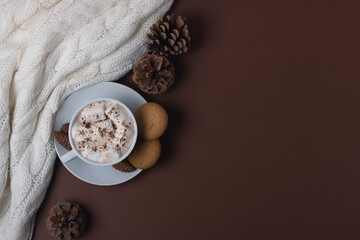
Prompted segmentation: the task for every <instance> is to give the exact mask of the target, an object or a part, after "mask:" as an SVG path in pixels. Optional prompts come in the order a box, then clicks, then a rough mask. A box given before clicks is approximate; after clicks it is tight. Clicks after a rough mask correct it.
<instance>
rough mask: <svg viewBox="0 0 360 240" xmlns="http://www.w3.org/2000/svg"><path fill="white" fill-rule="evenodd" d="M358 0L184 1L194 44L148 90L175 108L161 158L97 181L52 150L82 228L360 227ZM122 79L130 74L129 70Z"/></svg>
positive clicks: (194, 235) (95, 232)
mask: <svg viewBox="0 0 360 240" xmlns="http://www.w3.org/2000/svg"><path fill="white" fill-rule="evenodd" d="M359 7H360V3H359V1H330V0H329V1H314V0H304V1H288V0H283V1H274V0H263V1H260V0H246V1H245V0H238V1H236V0H227V1H226V0H223V1H215V0H214V1H209V0H197V1H194V0H182V1H177V2H176V4H175V6H174V12H176V13H179V14H183V15H184V16H187V17H188V22H189V26H190V31H191V33H192V37H193V42H192V48H191V51H190V53H189V54H188V55H184V56H181V57H179V58H176V62H175V66H176V71H177V75H176V80H175V81H176V82H175V85H174V87H173V88H172V89H171V90H170V91H169V92H168V93H166V94H165V95H161V96H148V95H146V94H143V95H144V96H145V97H146V99H147V100H151V101H156V102H158V103H160V104H162V105H163V106H164V107H165V108H166V109H167V110H168V112H169V118H170V119H169V120H170V121H169V129H168V131H167V132H166V134H165V136H163V138H162V143H163V146H164V150H165V151H164V153H163V155H162V158H161V159H160V161H159V162H158V164H157V165H156V166H155V167H154V168H152V169H150V170H147V171H145V172H143V173H141V175H139V176H138V177H136V178H134V179H133V180H131V181H129V182H127V183H125V184H121V185H118V186H113V187H97V186H92V185H89V184H87V183H84V182H82V181H80V180H78V179H77V178H75V177H74V176H72V175H71V174H70V173H69V172H68V171H67V170H66V169H65V168H64V167H63V166H62V164H59V163H58V162H57V165H56V167H55V172H54V176H53V180H52V182H51V185H50V187H49V191H48V193H47V196H46V198H45V200H44V202H43V204H42V207H41V209H40V211H39V212H38V216H37V222H36V223H37V224H36V230H35V233H34V239H35V240H42V239H49V237H48V235H47V232H46V228H45V218H46V216H47V212H48V210H49V209H50V207H51V206H52V205H53V204H55V203H56V202H58V201H60V200H69V201H76V202H79V203H80V204H81V205H83V206H84V207H85V208H86V210H87V211H88V212H89V214H90V219H91V222H90V227H89V229H88V231H87V233H86V235H84V237H83V238H81V239H87V240H95V239H96V240H99V239H101V240H104V239H105V240H107V239H110V240H112V239H126V240H131V239H139V240H140V239H141V240H144V239H172V240H177V239H179V240H184V239H246V240H248V239H249V240H255V239H264V240H265V239H266V240H267V239H274V240H282V239H284V240H285V239H286V240H288V239H291V240H296V239H299V240H300V239H301V240H303V239H316V240H323V239H324V240H325V239H326V240H332V239H334V240H335V239H346V240H348V239H350V240H352V239H360V227H359V226H360V190H359V189H360V161H359V156H360V147H359V140H360V124H359V123H360V111H359V103H360V95H359V91H360V47H359V46H360V45H359V43H360V29H359V26H360V15H359ZM122 82H123V83H125V84H127V85H130V86H132V87H134V84H132V83H131V80H130V76H127V77H126V80H125V81H122Z"/></svg>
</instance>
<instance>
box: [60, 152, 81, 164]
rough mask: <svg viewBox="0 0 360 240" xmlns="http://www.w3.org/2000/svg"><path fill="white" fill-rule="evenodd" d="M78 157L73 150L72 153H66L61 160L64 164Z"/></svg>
mask: <svg viewBox="0 0 360 240" xmlns="http://www.w3.org/2000/svg"><path fill="white" fill-rule="evenodd" d="M75 157H77V156H76V154H75V152H74V150H71V151H70V152H67V153H65V154H64V155H62V156H61V158H60V160H61V161H62V162H63V163H67V162H69V161H71V160H73V159H74V158H75Z"/></svg>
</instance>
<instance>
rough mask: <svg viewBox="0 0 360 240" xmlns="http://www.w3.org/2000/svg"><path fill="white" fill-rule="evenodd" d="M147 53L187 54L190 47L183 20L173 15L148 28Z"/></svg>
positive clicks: (187, 31) (165, 54)
mask: <svg viewBox="0 0 360 240" xmlns="http://www.w3.org/2000/svg"><path fill="white" fill-rule="evenodd" d="M148 38H149V39H150V43H149V44H148V45H149V53H155V54H159V55H164V56H169V55H180V54H182V53H187V52H188V50H189V47H190V40H191V38H190V36H189V30H188V25H187V24H186V23H185V18H183V17H181V16H177V17H175V15H174V14H171V15H167V16H165V17H164V18H161V19H160V20H159V21H157V22H156V23H155V24H154V25H152V26H151V28H150V33H149V34H148Z"/></svg>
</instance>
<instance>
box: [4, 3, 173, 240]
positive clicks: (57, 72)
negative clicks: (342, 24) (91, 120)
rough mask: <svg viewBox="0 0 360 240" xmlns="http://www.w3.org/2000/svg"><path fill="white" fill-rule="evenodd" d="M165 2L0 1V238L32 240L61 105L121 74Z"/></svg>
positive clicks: (51, 162) (139, 49) (133, 60)
mask: <svg viewBox="0 0 360 240" xmlns="http://www.w3.org/2000/svg"><path fill="white" fill-rule="evenodd" d="M172 2H173V0H63V1H60V0H0V240H12V239H18V240H29V239H31V237H32V229H33V226H34V219H35V214H36V211H37V209H38V208H39V206H40V204H41V201H42V200H43V198H44V195H45V192H46V189H47V187H48V184H49V182H50V179H51V173H52V169H53V165H54V160H55V151H54V143H53V141H52V137H51V134H52V128H53V123H54V117H55V115H56V112H57V110H58V109H59V107H60V105H61V103H62V102H63V101H64V100H65V98H66V97H67V96H69V94H71V93H72V92H74V91H75V90H77V89H79V88H81V87H84V86H86V85H89V84H92V83H95V82H101V81H110V80H115V79H118V78H119V77H121V76H123V75H124V74H125V73H126V72H128V71H129V70H130V69H131V68H132V67H133V65H134V64H135V63H136V61H137V60H138V59H139V57H140V56H142V55H143V54H144V53H145V52H146V46H145V44H144V42H145V41H146V32H148V30H149V28H150V26H151V25H152V24H153V23H154V22H156V21H157V20H158V19H159V18H160V17H161V16H162V15H163V14H164V13H165V12H166V11H167V10H168V9H169V8H170V6H171V4H172ZM59 200H61V199H59Z"/></svg>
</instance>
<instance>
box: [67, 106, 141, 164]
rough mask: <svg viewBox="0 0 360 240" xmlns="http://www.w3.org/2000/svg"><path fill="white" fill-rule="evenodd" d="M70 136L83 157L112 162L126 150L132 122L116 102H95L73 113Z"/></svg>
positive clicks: (129, 140) (130, 139) (98, 161)
mask: <svg viewBox="0 0 360 240" xmlns="http://www.w3.org/2000/svg"><path fill="white" fill-rule="evenodd" d="M71 137H72V140H73V143H74V145H75V148H76V150H77V151H78V152H79V153H80V154H81V155H82V156H83V157H85V158H86V159H88V160H90V161H93V162H96V163H109V162H114V161H116V160H118V159H119V158H121V157H122V156H123V155H124V154H126V153H127V151H128V150H129V147H130V146H131V144H132V142H133V141H134V123H133V120H132V118H131V116H130V115H129V113H128V111H127V110H126V109H125V108H124V107H123V106H122V105H120V104H119V103H116V102H112V101H109V100H102V101H97V102H93V103H91V104H89V105H88V106H86V107H85V108H83V110H81V111H80V113H79V114H78V115H77V116H76V118H75V120H74V122H73V126H72V129H71Z"/></svg>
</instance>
